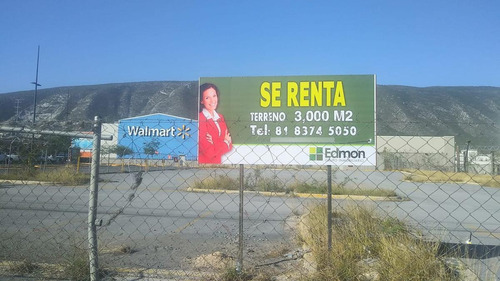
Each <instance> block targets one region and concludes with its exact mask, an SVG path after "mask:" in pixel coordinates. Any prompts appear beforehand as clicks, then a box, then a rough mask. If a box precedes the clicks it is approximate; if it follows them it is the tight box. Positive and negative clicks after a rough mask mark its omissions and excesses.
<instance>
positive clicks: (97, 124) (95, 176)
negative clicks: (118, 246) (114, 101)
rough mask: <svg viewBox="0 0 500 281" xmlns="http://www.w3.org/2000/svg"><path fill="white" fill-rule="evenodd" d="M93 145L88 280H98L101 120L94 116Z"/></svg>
mask: <svg viewBox="0 0 500 281" xmlns="http://www.w3.org/2000/svg"><path fill="white" fill-rule="evenodd" d="M92 132H93V133H94V135H93V143H92V166H91V174H90V186H89V191H90V193H89V213H88V242H89V265H90V280H92V281H97V280H99V279H98V278H99V276H98V270H99V265H98V260H97V259H98V256H97V229H96V215H97V193H98V183H99V161H100V152H101V118H100V117H99V116H95V118H94V127H93V129H92Z"/></svg>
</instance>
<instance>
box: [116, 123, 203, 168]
mask: <svg viewBox="0 0 500 281" xmlns="http://www.w3.org/2000/svg"><path fill="white" fill-rule="evenodd" d="M197 141H198V123H197V122H196V120H191V119H187V118H182V117H177V116H171V115H167V114H159V113H158V114H151V115H145V116H138V117H133V118H127V119H122V120H120V121H119V124H118V144H119V145H121V146H124V147H128V148H130V150H131V151H132V152H133V153H132V154H129V155H124V156H123V158H139V159H165V160H169V159H174V158H177V157H180V156H184V157H185V158H186V160H192V161H194V160H196V159H197V153H198V144H197Z"/></svg>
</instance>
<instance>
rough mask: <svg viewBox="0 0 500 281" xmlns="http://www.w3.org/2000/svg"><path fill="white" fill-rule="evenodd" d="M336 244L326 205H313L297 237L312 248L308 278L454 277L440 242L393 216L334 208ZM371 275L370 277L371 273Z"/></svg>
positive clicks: (355, 209) (393, 278)
mask: <svg viewBox="0 0 500 281" xmlns="http://www.w3.org/2000/svg"><path fill="white" fill-rule="evenodd" d="M333 221H334V225H333V235H332V240H333V241H332V250H331V251H329V250H328V249H327V235H328V234H327V225H326V224H327V210H326V206H324V205H319V206H314V207H312V208H311V209H310V212H309V214H307V215H306V216H305V217H304V219H303V221H302V224H301V227H300V228H299V229H300V233H299V238H300V240H301V241H302V242H303V243H304V244H306V245H307V246H308V247H309V248H310V249H311V252H312V254H313V257H314V262H315V267H316V269H317V270H316V271H315V272H313V273H312V274H311V276H310V277H309V279H307V280H318V281H321V280H364V278H367V276H372V277H373V276H376V277H375V278H378V280H454V279H453V276H451V275H450V274H449V273H448V272H447V271H446V267H445V265H444V263H443V262H442V261H441V259H440V258H439V257H438V256H437V246H436V245H435V244H432V243H425V242H422V241H419V240H417V239H415V238H414V236H413V235H412V234H411V233H410V230H409V229H408V228H407V227H406V225H405V224H404V223H403V222H401V221H399V220H397V219H394V218H388V217H387V218H381V217H377V216H376V214H375V213H374V211H373V210H371V209H367V208H364V207H360V206H352V207H349V208H347V209H345V210H343V211H341V212H336V213H334V214H333ZM369 280H371V279H369Z"/></svg>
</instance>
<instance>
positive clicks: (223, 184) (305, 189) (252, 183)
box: [191, 175, 397, 197]
mask: <svg viewBox="0 0 500 281" xmlns="http://www.w3.org/2000/svg"><path fill="white" fill-rule="evenodd" d="M239 186H240V184H239V181H238V180H237V179H233V178H231V177H229V176H226V175H218V176H217V177H208V178H205V179H203V180H201V181H196V182H194V183H193V184H192V186H191V187H192V188H194V189H209V190H210V189H212V190H238V189H239ZM245 190H254V191H271V192H284V193H290V192H296V193H310V194H326V193H327V185H326V183H317V182H314V183H307V182H298V181H296V182H293V183H292V184H290V185H289V186H286V185H284V184H282V183H280V182H279V181H278V180H277V179H274V178H266V177H261V176H258V177H255V178H252V179H251V180H248V178H247V180H246V183H245ZM332 194H333V195H363V196H380V197H393V196H397V194H396V193H395V192H394V191H392V190H386V189H379V188H377V189H366V188H346V187H344V186H343V185H333V186H332Z"/></svg>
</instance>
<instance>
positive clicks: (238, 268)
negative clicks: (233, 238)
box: [236, 164, 245, 273]
mask: <svg viewBox="0 0 500 281" xmlns="http://www.w3.org/2000/svg"><path fill="white" fill-rule="evenodd" d="M244 171H245V167H244V165H243V164H240V192H239V194H240V203H239V213H240V214H239V232H238V261H237V262H236V272H238V273H241V272H242V271H243V190H244V184H245V183H244V179H245V177H244Z"/></svg>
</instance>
